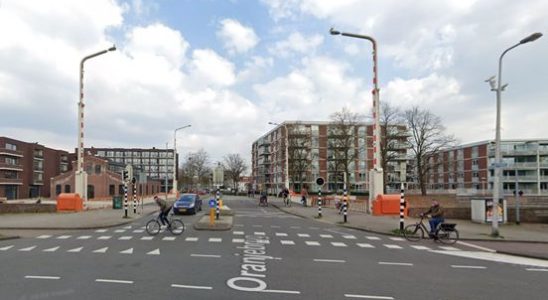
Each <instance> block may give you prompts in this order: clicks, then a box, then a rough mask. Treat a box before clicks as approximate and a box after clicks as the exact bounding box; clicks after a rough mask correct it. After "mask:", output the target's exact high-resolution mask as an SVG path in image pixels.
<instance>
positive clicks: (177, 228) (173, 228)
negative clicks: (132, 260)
mask: <svg viewBox="0 0 548 300" xmlns="http://www.w3.org/2000/svg"><path fill="white" fill-rule="evenodd" d="M167 222H168V225H167V229H168V230H169V231H170V232H171V234H174V235H180V234H182V233H183V232H184V231H185V224H184V223H183V221H181V220H179V219H174V218H173V214H172V213H170V214H169V215H168V217H167ZM160 225H161V221H160V214H158V216H157V217H156V218H155V219H152V220H150V221H148V222H147V224H146V226H145V228H146V231H147V233H148V234H150V235H157V234H158V233H160V231H161V229H162V227H161V226H160Z"/></svg>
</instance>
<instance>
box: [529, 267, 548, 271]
mask: <svg viewBox="0 0 548 300" xmlns="http://www.w3.org/2000/svg"><path fill="white" fill-rule="evenodd" d="M525 270H526V271H533V272H548V269H537V268H528V269H525Z"/></svg>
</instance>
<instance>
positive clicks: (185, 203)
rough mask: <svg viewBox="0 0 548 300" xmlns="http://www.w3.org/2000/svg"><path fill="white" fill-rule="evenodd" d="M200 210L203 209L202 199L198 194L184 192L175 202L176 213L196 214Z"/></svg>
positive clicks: (174, 209) (174, 211)
mask: <svg viewBox="0 0 548 300" xmlns="http://www.w3.org/2000/svg"><path fill="white" fill-rule="evenodd" d="M198 211H202V199H200V196H198V195H197V194H182V195H181V197H179V199H178V200H177V201H175V203H174V204H173V213H174V214H176V215H180V214H192V215H194V214H196V212H198Z"/></svg>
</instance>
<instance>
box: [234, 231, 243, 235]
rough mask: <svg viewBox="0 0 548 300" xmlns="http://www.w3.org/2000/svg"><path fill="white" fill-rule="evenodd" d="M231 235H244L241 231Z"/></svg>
mask: <svg viewBox="0 0 548 300" xmlns="http://www.w3.org/2000/svg"><path fill="white" fill-rule="evenodd" d="M232 234H233V235H244V232H243V231H234V232H232Z"/></svg>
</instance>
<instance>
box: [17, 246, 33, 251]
mask: <svg viewBox="0 0 548 300" xmlns="http://www.w3.org/2000/svg"><path fill="white" fill-rule="evenodd" d="M34 248H36V246H30V247H27V248H21V249H19V251H23V252H28V251H32V249H34Z"/></svg>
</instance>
